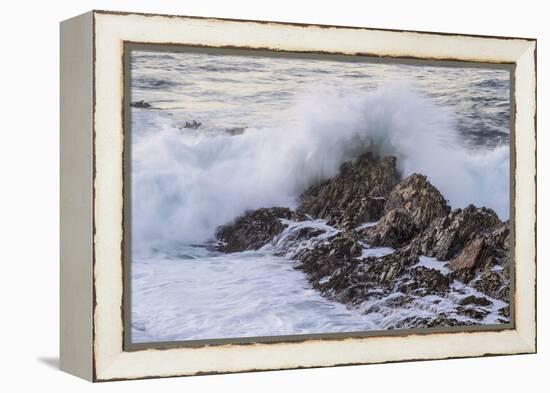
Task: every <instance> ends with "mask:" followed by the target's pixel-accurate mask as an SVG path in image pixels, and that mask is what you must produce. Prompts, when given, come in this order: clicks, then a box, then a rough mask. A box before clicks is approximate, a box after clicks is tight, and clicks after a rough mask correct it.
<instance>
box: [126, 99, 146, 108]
mask: <svg viewBox="0 0 550 393" xmlns="http://www.w3.org/2000/svg"><path fill="white" fill-rule="evenodd" d="M130 106H131V107H133V108H151V104H149V103H148V102H146V101H145V100H141V101H134V102H132V103H130Z"/></svg>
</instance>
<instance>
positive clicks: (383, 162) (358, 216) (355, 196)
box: [298, 153, 399, 229]
mask: <svg viewBox="0 0 550 393" xmlns="http://www.w3.org/2000/svg"><path fill="white" fill-rule="evenodd" d="M395 163H396V159H395V157H384V158H382V159H379V158H378V157H377V156H376V155H375V154H373V153H365V154H363V155H361V156H360V157H359V158H358V159H357V160H356V161H355V162H347V163H344V164H343V165H342V167H341V168H340V173H339V174H338V175H337V176H336V177H334V178H332V179H330V180H326V181H324V182H322V183H320V184H316V185H314V186H312V187H310V188H309V189H308V190H306V191H305V192H304V193H303V194H302V195H301V198H300V202H301V204H300V207H299V208H298V211H299V212H301V213H304V214H308V215H311V216H313V217H316V218H323V219H326V220H327V221H328V224H329V225H332V226H336V227H338V228H343V229H351V228H354V227H356V226H357V225H359V224H361V223H363V222H368V221H376V220H378V219H379V218H380V216H381V215H382V212H383V208H384V203H385V198H386V197H387V196H388V194H389V192H390V191H391V190H392V188H393V187H394V186H395V185H396V184H397V182H398V181H399V173H398V171H397V168H396V165H395Z"/></svg>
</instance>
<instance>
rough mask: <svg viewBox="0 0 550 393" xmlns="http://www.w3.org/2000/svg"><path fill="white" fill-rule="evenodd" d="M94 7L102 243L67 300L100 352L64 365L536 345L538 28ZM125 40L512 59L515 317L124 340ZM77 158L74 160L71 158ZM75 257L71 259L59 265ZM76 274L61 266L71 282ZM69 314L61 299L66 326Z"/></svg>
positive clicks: (255, 362)
mask: <svg viewBox="0 0 550 393" xmlns="http://www.w3.org/2000/svg"><path fill="white" fill-rule="evenodd" d="M80 18H82V17H80ZM89 18H91V26H92V31H91V32H89V34H90V36H91V37H92V43H93V50H92V56H91V57H92V58H93V69H92V75H91V79H92V81H93V83H92V86H88V88H89V92H90V94H92V97H93V112H92V115H93V124H92V127H91V128H92V130H89V129H88V128H87V127H84V135H86V132H88V133H90V135H88V137H89V140H90V144H91V151H90V152H89V155H90V156H89V157H88V158H90V159H91V162H92V164H93V168H92V170H91V173H88V172H86V173H88V174H89V179H91V181H92V182H93V192H92V195H93V201H92V206H90V210H86V212H88V213H89V214H90V217H91V219H92V221H93V235H92V239H91V240H92V241H93V243H92V247H91V250H83V252H88V251H89V252H90V253H91V255H90V257H91V258H90V259H91V260H92V262H91V263H92V266H87V265H85V264H84V265H83V267H82V268H81V270H82V271H81V272H79V274H80V275H81V277H83V278H86V277H87V276H86V275H88V276H89V275H90V273H89V270H86V268H88V269H92V268H93V281H92V277H88V279H89V280H90V282H91V293H89V291H88V290H87V288H84V289H82V290H81V291H80V292H78V293H75V294H74V296H76V297H77V299H78V300H77V301H75V302H73V303H74V304H69V305H65V306H64V307H65V308H66V311H75V310H72V309H71V307H75V304H79V302H80V303H81V304H80V305H84V306H86V307H83V308H82V311H75V312H77V313H78V312H80V313H81V314H82V315H84V316H85V315H87V314H86V313H87V312H90V311H91V313H92V315H91V316H92V317H93V323H92V326H89V327H88V328H89V331H88V330H87V329H86V328H81V329H83V332H82V336H85V337H88V336H89V337H90V338H91V348H88V349H89V350H90V351H91V356H90V355H89V354H88V353H85V351H84V350H82V353H77V354H76V355H75V356H73V358H74V359H75V360H73V362H76V363H79V367H80V366H81V367H80V368H81V369H82V370H85V371H90V372H89V374H88V373H87V372H78V371H71V370H70V369H69V367H63V364H64V361H63V359H64V358H66V357H67V353H66V352H67V350H66V349H65V352H64V350H63V348H62V354H61V358H62V368H64V369H66V370H67V371H69V372H73V373H75V374H80V376H83V377H84V378H87V379H91V380H94V381H106V380H119V379H135V378H150V377H168V376H181V375H199V374H211V373H225V372H242V371H253V370H274V369H288V368H302V367H326V366H337V365H345V364H365V363H382V362H394V361H409V360H425V359H443V358H450V357H469V356H485V355H500V354H517V353H533V352H536V298H535V297H536V244H535V239H536V40H533V39H520V38H499V37H481V36H466V35H453V34H440V33H420V32H410V31H395V30H379V29H365V28H352V27H334V26H319V25H301V24H284V23H273V22H259V21H237V20H221V19H212V18H196V17H183V16H168V15H150V14H131V13H114V12H105V11H93V12H91V13H89V14H86V16H85V20H86V22H90V19H89ZM64 23H67V22H64ZM125 42H147V43H158V44H174V45H187V46H208V47H215V48H226V49H230V48H241V49H262V50H269V51H290V52H301V53H326V54H341V55H363V56H371V57H380V58H399V59H409V60H414V59H431V60H444V61H470V62H483V63H494V64H497V63H506V64H513V65H514V66H515V72H514V73H513V76H514V80H513V82H512V83H514V86H515V97H514V98H515V100H514V101H515V108H512V113H511V116H512V118H513V119H514V122H515V127H514V128H515V132H516V138H515V143H514V146H511V149H512V151H515V163H516V165H515V172H514V173H513V175H514V176H513V182H512V183H511V184H512V195H513V197H514V200H513V206H514V210H513V216H514V223H515V236H514V240H515V249H514V254H515V255H514V261H515V274H516V280H515V288H516V291H515V294H514V296H515V301H514V304H515V321H514V328H513V329H508V330H501V331H475V332H473V331H469V332H464V331H462V332H454V333H437V334H436V333H432V334H410V333H409V334H408V335H402V336H382V337H350V338H345V339H343V338H341V339H338V340H321V339H308V340H306V341H303V342H281V343H269V344H266V343H254V344H246V345H244V344H223V345H222V344H220V345H216V346H208V345H206V346H200V347H186V348H182V347H178V348H169V349H151V348H149V349H141V350H139V349H138V350H133V351H125V350H124V342H123V331H124V325H123V320H124V318H123V309H124V304H123V291H124V285H123V284H124V283H123V281H124V280H123V279H124V271H123V263H121V262H122V260H123V252H124V242H123V231H124V228H123V187H124V185H123V157H124V149H123V146H124V136H123V123H124V118H123V103H124V98H123V97H124V85H123V72H124V65H123V53H124V45H125V44H124V43H125ZM62 50H63V48H62ZM62 58H63V54H62ZM62 92H63V91H62ZM73 94H74V93H73ZM74 105H78V103H77V104H74ZM80 105H86V103H80ZM89 109H90V110H91V108H89ZM514 109H515V111H514ZM514 114H515V116H514ZM75 121H77V120H75ZM75 124H76V123H75ZM75 124H73V125H71V126H72V127H74V126H75ZM62 139H63V130H62ZM74 159H75V160H77V159H78V158H74ZM80 159H81V160H83V159H84V158H82V157H81V158H80ZM70 164H71V162H70V160H66V162H65V163H63V162H62V167H63V166H64V165H66V166H69V165H70ZM68 180H70V179H68ZM63 181H64V180H63V179H62V182H63ZM62 188H63V187H62ZM516 190H521V192H515V191H516ZM81 191H82V190H81ZM68 193H69V194H70V192H68ZM70 196H71V195H69V197H70ZM83 236H84V235H83ZM64 246H67V244H66V241H65V243H64V242H63V238H62V249H63V247H64ZM67 263H68V262H64V261H63V260H62V267H63V266H64V264H65V265H67ZM68 279H69V278H68V277H66V276H64V275H63V271H62V277H61V281H62V286H63V282H66V281H67V280H68ZM62 309H63V299H62ZM68 314H70V313H69V312H65V315H68ZM74 319H75V318H73V319H72V320H73V321H74ZM70 323H71V318H65V319H64V318H63V310H62V318H61V325H62V328H63V327H64V326H65V327H67V326H70ZM63 340H64V337H63V336H62V341H63ZM75 340H76V339H75ZM73 344H74V343H73ZM88 344H90V343H88ZM65 348H67V346H65ZM73 350H74V349H73ZM76 351H78V350H76ZM80 363H81V364H80ZM88 369H89V370H88Z"/></svg>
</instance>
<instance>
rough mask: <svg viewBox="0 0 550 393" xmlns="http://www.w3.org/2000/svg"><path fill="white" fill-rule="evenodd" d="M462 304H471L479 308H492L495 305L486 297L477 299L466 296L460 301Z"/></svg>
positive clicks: (472, 296)
mask: <svg viewBox="0 0 550 393" xmlns="http://www.w3.org/2000/svg"><path fill="white" fill-rule="evenodd" d="M460 304H462V305H463V306H466V305H469V304H475V305H478V306H490V305H491V304H493V303H492V302H491V301H490V300H489V299H487V298H485V297H477V296H474V295H470V296H466V297H465V298H464V299H462V300H461V301H460Z"/></svg>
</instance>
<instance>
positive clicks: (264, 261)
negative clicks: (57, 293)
mask: <svg viewBox="0 0 550 393" xmlns="http://www.w3.org/2000/svg"><path fill="white" fill-rule="evenodd" d="M535 92H536V41H535V40H534V39H526V38H510V37H482V36H471V35H459V34H456V35H455V34H441V33H428V32H413V31H396V30H380V29H369V28H356V27H339V26H321V25H300V24H285V23H272V22H260V21H242V20H222V19H214V18H197V17H184V16H169V15H146V14H134V13H117V12H105V11H93V12H89V13H87V14H84V15H81V16H78V17H75V18H73V19H70V20H67V21H65V22H62V24H61V333H60V334H61V367H62V369H63V370H65V371H67V372H70V373H72V374H75V375H78V376H80V377H83V378H86V379H89V380H92V381H108V380H120V379H136V378H150V377H166V376H184V375H202V374H211V373H231V372H242V371H251V370H277V369H288V368H303V367H325V366H335V365H346V364H368V363H382V362H395V361H408V360H423V359H443V358H458V357H471V356H486V355H505V354H520V353H533V352H535V351H536V307H535V295H536V293H535V291H536V253H535V229H536V196H535V190H536V129H535V123H536V101H535V97H536V94H535Z"/></svg>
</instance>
